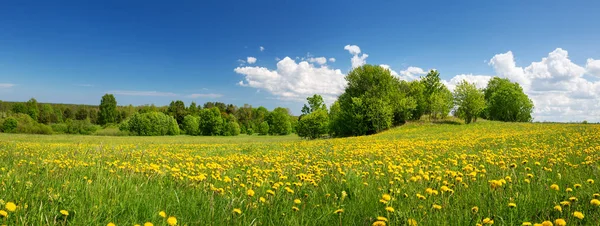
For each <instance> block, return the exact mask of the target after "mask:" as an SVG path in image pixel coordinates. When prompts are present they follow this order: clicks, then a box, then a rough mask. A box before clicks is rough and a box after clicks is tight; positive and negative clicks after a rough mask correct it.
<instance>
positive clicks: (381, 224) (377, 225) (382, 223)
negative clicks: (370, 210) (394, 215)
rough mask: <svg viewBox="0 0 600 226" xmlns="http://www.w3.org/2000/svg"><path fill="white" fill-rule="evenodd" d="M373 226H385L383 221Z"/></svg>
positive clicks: (376, 222)
mask: <svg viewBox="0 0 600 226" xmlns="http://www.w3.org/2000/svg"><path fill="white" fill-rule="evenodd" d="M372 225H373V226H385V221H375V222H373V224H372Z"/></svg>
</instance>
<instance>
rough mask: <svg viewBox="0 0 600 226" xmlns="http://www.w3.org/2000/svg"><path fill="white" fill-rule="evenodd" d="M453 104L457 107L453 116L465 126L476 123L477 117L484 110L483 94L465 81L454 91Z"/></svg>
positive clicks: (472, 84)
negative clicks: (462, 120)
mask: <svg viewBox="0 0 600 226" xmlns="http://www.w3.org/2000/svg"><path fill="white" fill-rule="evenodd" d="M454 103H455V104H456V106H457V109H456V111H455V112H454V113H455V116H457V117H459V118H461V119H464V120H465V123H467V124H469V123H471V122H475V121H477V116H478V115H479V114H480V113H481V112H482V111H483V109H484V108H485V98H484V96H483V92H482V91H481V90H479V89H477V87H476V86H475V84H474V83H469V82H467V81H466V80H463V81H461V82H460V83H459V84H458V85H457V86H456V88H455V89H454Z"/></svg>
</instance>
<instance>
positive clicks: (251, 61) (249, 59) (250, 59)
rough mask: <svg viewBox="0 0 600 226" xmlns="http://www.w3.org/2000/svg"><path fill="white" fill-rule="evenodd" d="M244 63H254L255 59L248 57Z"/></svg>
mask: <svg viewBox="0 0 600 226" xmlns="http://www.w3.org/2000/svg"><path fill="white" fill-rule="evenodd" d="M246 62H248V64H253V63H256V58H254V57H251V56H249V57H248V58H247V60H246Z"/></svg>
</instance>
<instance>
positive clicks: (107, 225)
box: [106, 222, 116, 226]
mask: <svg viewBox="0 0 600 226" xmlns="http://www.w3.org/2000/svg"><path fill="white" fill-rule="evenodd" d="M106 226H116V225H115V223H113V222H110V223H108V224H106Z"/></svg>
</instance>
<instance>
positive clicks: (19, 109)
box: [11, 102, 27, 114]
mask: <svg viewBox="0 0 600 226" xmlns="http://www.w3.org/2000/svg"><path fill="white" fill-rule="evenodd" d="M11 110H12V112H13V113H15V114H19V113H21V114H27V106H25V104H24V103H21V102H18V103H15V104H14V105H13V106H12V109H11Z"/></svg>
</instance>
